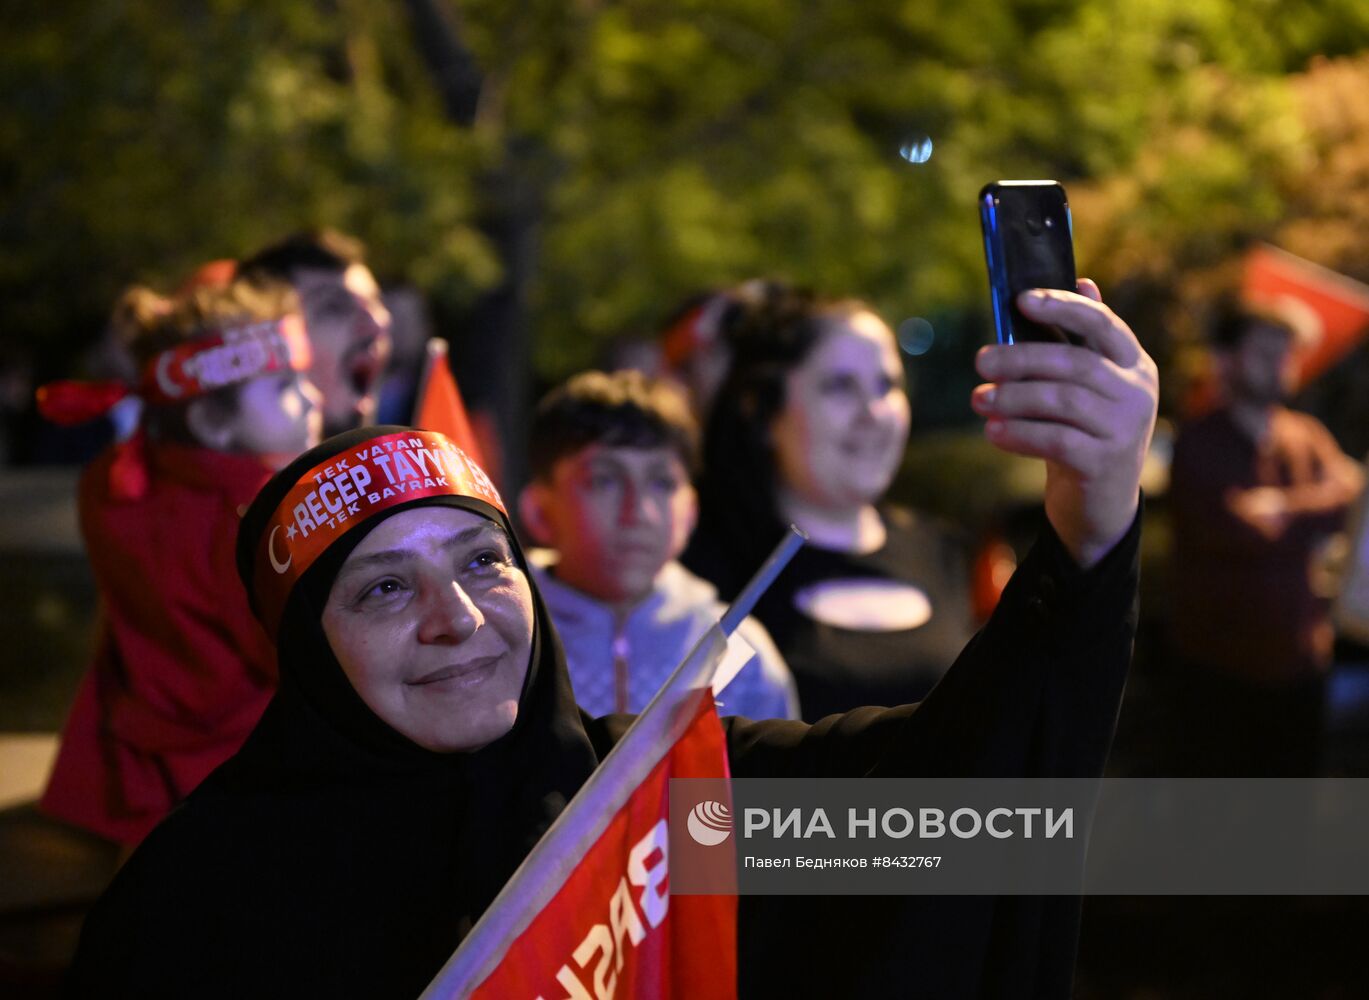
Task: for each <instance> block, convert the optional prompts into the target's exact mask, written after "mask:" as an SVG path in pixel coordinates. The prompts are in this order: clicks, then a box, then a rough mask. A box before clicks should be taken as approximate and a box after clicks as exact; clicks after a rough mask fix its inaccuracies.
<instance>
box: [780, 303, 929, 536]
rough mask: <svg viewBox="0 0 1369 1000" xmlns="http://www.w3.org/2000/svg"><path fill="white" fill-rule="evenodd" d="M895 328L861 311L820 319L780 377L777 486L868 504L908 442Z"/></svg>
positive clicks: (834, 502)
mask: <svg viewBox="0 0 1369 1000" xmlns="http://www.w3.org/2000/svg"><path fill="white" fill-rule="evenodd" d="M903 386H904V377H903V363H902V362H901V361H900V360H899V356H898V348H897V347H896V346H895V344H894V335H893V333H892V332H891V331H890V330H889V328H888V327H887V326H886V325H885V324H884V321H883V320H881V319H880V318H879V317H878V316H876V315H875V314H874V313H872V312H870V311H868V310H861V311H860V312H857V313H854V314H852V315H850V316H835V317H832V318H830V319H829V320H827V323H826V329H825V330H824V332H823V334H822V336H821V338H820V339H819V340H818V342H817V343H816V344H815V345H814V347H813V349H812V352H811V353H810V354H809V355H808V357H807V358H806V359H804V362H803V364H801V365H799V366H798V367H797V368H795V369H793V370H792V371H790V372H789V373H788V375H787V376H786V379H785V404H784V409H783V410H781V411H780V413H779V414H778V415H777V416H776V417H775V420H774V422H773V423H772V424H771V427H770V431H771V440H772V442H773V444H774V449H775V471H776V474H777V475H778V478H779V485H780V486H781V487H783V488H785V489H788V490H790V491H792V492H793V493H796V494H798V495H799V496H801V497H803V498H804V499H805V500H807V501H808V502H809V503H811V504H814V505H816V506H819V507H826V508H831V509H842V508H849V507H858V506H860V505H862V504H868V503H874V502H876V501H877V500H879V499H880V497H882V496H883V495H884V491H885V490H886V489H888V487H889V483H890V481H891V480H892V479H893V476H894V473H895V472H896V471H897V470H898V464H899V461H900V459H901V458H902V457H903V448H904V445H906V444H907V443H908V426H909V422H910V421H909V413H910V407H909V403H908V393H907V392H906V391H905V389H904V387H903Z"/></svg>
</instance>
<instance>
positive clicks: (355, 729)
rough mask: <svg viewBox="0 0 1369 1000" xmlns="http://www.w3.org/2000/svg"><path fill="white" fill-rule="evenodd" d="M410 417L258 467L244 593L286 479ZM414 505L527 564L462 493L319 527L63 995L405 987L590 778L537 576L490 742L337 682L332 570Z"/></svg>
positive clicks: (93, 924) (106, 905) (243, 556)
mask: <svg viewBox="0 0 1369 1000" xmlns="http://www.w3.org/2000/svg"><path fill="white" fill-rule="evenodd" d="M405 430H406V429H405V428H399V427H373V428H365V429H362V430H357V431H351V432H348V433H346V434H342V435H339V436H337V437H335V438H331V439H330V440H328V441H327V442H325V443H324V444H322V445H320V446H319V447H317V448H315V449H313V450H311V451H309V452H306V453H305V454H304V455H302V456H300V457H299V458H298V459H296V460H295V461H294V462H293V463H291V464H290V465H289V466H288V467H286V468H285V469H283V470H282V471H281V472H280V473H278V474H277V475H276V476H275V477H273V478H272V480H271V481H270V482H269V483H268V484H267V485H266V486H265V487H264V488H263V489H262V492H261V493H260V494H259V495H258V497H257V498H256V500H254V501H253V503H252V506H251V507H250V508H249V510H248V511H247V513H246V515H245V516H244V518H243V522H242V525H241V529H240V532H239V544H238V567H239V572H240V574H241V576H242V578H243V580H244V581H245V582H246V583H247V585H248V587H249V592H252V590H253V585H252V581H253V578H254V577H253V573H254V570H255V564H256V560H257V559H258V558H259V556H258V551H259V546H260V542H261V539H262V537H263V531H264V530H265V529H266V527H267V525H268V522H269V519H270V518H271V516H272V515H273V513H274V512H275V511H276V508H277V507H278V506H279V505H280V503H281V502H282V500H283V499H284V498H285V497H286V496H287V494H289V492H290V491H291V489H292V488H293V487H294V486H295V484H296V483H297V482H299V481H300V480H301V478H302V477H303V476H304V475H305V474H306V473H307V472H308V471H309V470H311V469H314V468H316V467H318V466H320V465H322V464H323V463H326V462H328V461H329V460H330V458H331V457H332V456H335V455H342V454H344V453H351V452H353V451H354V450H356V449H357V448H359V447H360V446H362V445H364V444H366V443H367V442H371V441H373V440H374V439H376V438H380V437H384V436H386V435H390V434H397V433H401V432H404V431H405ZM426 505H447V506H455V507H459V508H462V509H465V510H470V511H473V512H474V513H477V514H480V515H481V516H483V517H487V518H489V519H490V520H492V521H494V522H495V523H497V524H499V525H500V526H501V527H502V528H503V529H504V530H505V531H506V532H508V535H509V538H510V541H511V542H512V545H513V549H514V553H515V556H516V558H517V560H518V562H519V564H520V566H523V567H524V568H526V562H525V560H524V557H523V553H522V551H521V549H520V548H519V547H518V543H517V540H516V539H515V537H514V535H513V532H512V529H511V527H510V525H509V523H508V520H507V518H506V517H505V516H504V515H503V514H502V513H501V512H500V511H499V510H498V509H497V508H495V507H494V506H492V505H491V504H490V503H488V502H486V501H484V500H481V499H479V498H477V497H474V496H454V495H442V496H434V497H425V498H423V499H417V500H411V501H407V502H401V503H398V504H396V505H395V506H391V507H388V508H386V509H384V510H383V511H380V512H378V513H376V514H374V515H372V516H371V517H369V518H368V519H366V520H364V521H362V522H361V523H358V524H357V525H356V526H354V527H352V528H351V529H350V530H349V531H347V532H346V533H345V534H343V535H342V536H341V537H340V538H338V539H337V540H336V541H335V542H333V543H332V544H331V545H330V546H329V547H328V549H327V550H326V551H324V552H323V553H322V554H321V555H320V556H319V557H318V558H317V559H316V561H314V562H313V564H312V565H310V566H309V568H308V569H307V570H306V571H305V572H304V573H303V575H302V576H300V578H299V580H298V581H297V582H296V583H295V584H294V587H293V589H292V590H291V591H290V593H289V596H288V599H287V600H286V602H285V605H284V611H283V614H282V615H281V618H280V626H279V630H278V633H277V649H278V653H279V661H280V689H279V691H278V693H277V695H276V697H275V698H274V699H273V700H272V702H271V704H270V706H269V707H268V708H267V710H266V713H265V715H264V716H263V717H262V720H261V722H260V724H259V725H258V726H257V728H256V730H255V731H254V732H253V733H252V735H251V736H250V737H249V738H248V740H247V743H246V744H245V745H244V746H243V748H242V750H241V751H240V752H239V753H238V754H237V755H236V756H235V757H233V758H232V759H231V760H230V761H229V762H228V763H226V764H225V765H224V766H223V767H221V768H220V769H219V770H218V771H216V772H215V773H214V774H213V775H212V776H211V777H210V778H209V779H208V780H207V781H206V782H205V783H204V784H203V785H202V786H201V787H200V788H199V789H198V790H197V791H196V792H195V793H194V794H192V795H191V796H190V798H189V799H187V801H186V802H185V803H184V805H183V806H182V807H181V808H179V809H178V810H177V811H176V812H175V813H173V814H172V816H171V817H169V818H168V819H167V821H165V822H164V823H163V824H162V825H161V826H159V827H158V828H157V829H156V830H155V831H154V832H153V834H152V835H151V836H150V837H149V838H148V840H147V841H146V842H145V843H144V845H143V846H142V847H140V848H139V850H138V851H137V852H136V853H135V855H134V856H133V858H132V859H131V860H130V862H129V864H128V865H127V866H125V868H124V870H123V871H122V872H121V873H120V875H119V877H118V878H117V879H116V881H115V883H114V885H113V886H112V887H111V889H110V891H109V892H108V893H107V894H106V897H105V898H104V899H102V900H101V902H100V904H99V905H98V906H97V908H96V910H95V911H93V912H92V914H91V917H90V918H89V920H88V922H87V927H86V930H85V932H84V933H83V936H82V942H81V948H80V951H79V953H78V956H77V963H76V968H75V970H74V975H73V980H72V986H73V992H74V993H75V994H77V995H87V993H88V994H89V995H100V996H110V995H123V994H121V993H120V990H121V989H123V990H126V991H127V993H128V995H138V996H161V995H166V996H173V995H175V996H188V995H196V996H220V995H223V996H229V995H232V996H248V995H255V996H261V995H274V994H275V993H281V994H285V993H294V994H295V995H319V996H323V995H327V996H333V997H347V996H356V997H368V998H371V997H374V998H380V997H390V996H393V997H414V996H417V995H418V993H419V992H421V990H422V989H423V987H424V986H426V985H427V983H428V981H429V980H430V979H431V977H432V976H433V975H435V974H436V972H437V971H438V969H439V968H440V967H441V966H442V964H443V962H444V961H445V960H446V959H447V957H448V956H449V955H450V954H451V952H452V951H453V950H454V949H455V948H456V946H457V944H458V943H459V942H460V941H461V939H462V938H463V937H464V936H465V934H466V933H467V932H468V931H469V929H470V927H471V926H472V924H473V923H474V922H475V920H476V919H477V918H478V917H479V916H480V914H481V913H482V912H483V911H484V909H485V908H486V907H487V906H488V905H489V903H490V901H491V900H492V899H493V898H494V896H495V894H496V893H497V892H498V891H499V889H500V887H502V885H503V884H504V882H505V881H507V879H508V878H509V876H510V875H511V874H512V873H513V871H514V870H515V868H517V866H518V864H519V863H520V862H521V860H522V859H523V857H524V856H525V855H526V854H527V852H528V851H529V850H530V849H531V848H532V846H533V844H535V843H536V841H537V839H538V838H539V837H540V836H541V834H542V833H543V832H544V831H545V830H546V828H547V827H548V826H549V825H550V824H551V821H552V820H553V819H554V818H555V817H556V815H557V814H558V813H559V812H560V811H561V809H563V808H564V807H565V804H566V803H567V801H569V799H570V798H571V796H572V795H574V793H575V791H576V790H577V789H578V788H579V787H580V785H581V784H582V783H583V782H584V781H585V779H586V778H587V777H588V776H589V774H590V772H591V771H592V770H593V769H594V767H595V764H596V763H597V760H596V754H595V751H594V748H593V747H592V746H591V743H590V739H589V737H588V735H587V733H586V730H585V719H584V718H583V717H582V715H581V713H580V711H579V710H578V709H577V708H576V706H575V702H574V696H573V694H572V692H571V688H570V681H569V677H568V674H567V672H566V666H565V659H564V654H563V653H562V650H561V646H560V643H559V641H558V640H557V638H556V633H555V630H554V629H553V628H552V626H551V619H550V616H549V614H548V612H547V610H546V607H545V605H544V604H543V602H542V599H541V596H540V594H538V593H537V590H536V587H535V585H533V604H534V614H535V624H534V628H533V642H532V659H531V662H530V664H529V669H528V673H527V678H526V680H525V682H524V689H523V693H522V696H521V699H520V702H519V711H518V718H517V721H516V723H515V725H514V726H513V728H512V729H511V730H510V731H509V733H507V734H506V735H505V736H503V737H501V738H500V739H499V740H496V741H495V742H494V743H491V744H490V745H488V746H486V747H484V748H482V749H480V750H478V751H474V752H471V753H436V752H433V751H429V750H426V749H424V748H422V747H420V746H418V745H417V744H415V743H413V742H411V741H410V740H409V739H407V738H406V737H404V736H402V735H400V734H399V733H398V732H396V731H395V730H394V729H392V728H391V727H390V726H388V725H387V724H386V723H384V722H382V721H381V720H380V718H379V717H377V716H376V715H375V713H374V712H372V711H371V710H370V708H368V707H367V706H366V704H365V703H364V702H363V701H362V699H361V697H360V696H359V695H358V694H357V693H356V691H355V690H354V689H353V688H352V686H351V684H350V683H349V682H348V681H347V679H346V677H345V676H344V674H343V672H342V669H341V667H340V666H339V665H338V662H337V659H336V657H335V656H334V654H333V651H332V649H331V647H330V646H329V644H328V642H327V639H326V638H325V636H324V633H323V628H322V625H321V622H320V617H321V614H322V610H323V607H324V604H325V603H326V600H327V596H328V592H329V589H330V588H331V585H332V581H333V579H334V577H335V576H336V574H337V571H338V569H339V568H340V567H341V565H342V563H343V562H344V561H345V560H346V558H347V556H348V554H349V553H350V552H351V551H352V550H353V549H354V548H355V547H356V546H357V544H359V543H360V542H361V541H362V540H363V539H364V538H365V537H366V535H367V534H369V532H370V531H372V530H374V528H375V527H376V525H378V524H380V523H381V522H382V521H383V520H384V519H385V518H387V517H390V516H392V515H394V514H396V513H399V512H400V511H404V510H409V509H412V508H414V507H418V506H426ZM529 583H530V585H531V578H530V579H529ZM253 597H254V607H257V608H258V611H259V613H260V612H261V610H262V609H261V608H260V607H259V602H258V600H257V598H258V595H257V594H255V593H254V594H253Z"/></svg>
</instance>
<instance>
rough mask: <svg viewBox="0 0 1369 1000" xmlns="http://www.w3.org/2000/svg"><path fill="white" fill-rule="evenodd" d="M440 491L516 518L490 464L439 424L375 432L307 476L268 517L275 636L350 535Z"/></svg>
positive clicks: (258, 577) (265, 569)
mask: <svg viewBox="0 0 1369 1000" xmlns="http://www.w3.org/2000/svg"><path fill="white" fill-rule="evenodd" d="M437 496H461V497H471V498H473V499H476V500H482V501H484V502H485V503H487V504H489V505H490V506H492V507H494V508H495V509H496V510H498V511H499V513H501V514H503V515H504V516H505V517H508V510H507V509H506V508H505V507H504V501H503V500H502V499H500V497H499V492H498V490H496V489H495V488H494V484H493V483H492V482H490V479H489V477H488V476H486V475H485V472H484V470H482V469H481V468H480V466H478V465H476V464H475V463H474V462H473V461H471V460H470V459H469V458H468V457H467V456H466V453H465V452H464V451H462V450H461V449H460V448H458V447H457V446H456V445H454V444H452V442H451V441H450V440H449V439H448V438H447V437H446V436H445V435H443V434H438V433H437V432H435V431H418V430H406V431H402V432H399V433H395V434H385V435H382V436H380V437H374V438H370V439H369V440H366V441H363V442H361V443H360V444H358V445H357V446H356V447H354V448H352V449H349V450H347V451H343V452H339V453H337V454H335V455H333V456H331V457H330V458H329V459H328V460H327V461H325V462H322V463H320V464H319V465H316V466H315V467H314V468H312V469H310V470H309V471H308V472H306V473H304V475H302V476H300V478H299V480H298V481H297V482H296V483H295V485H294V486H293V487H291V489H290V490H289V492H287V493H286V494H285V496H284V498H283V499H282V500H281V502H280V503H279V504H278V505H277V506H276V509H275V512H274V513H273V514H272V515H271V517H270V518H269V519H268V520H267V522H266V526H265V528H264V529H263V531H262V534H261V541H260V543H259V546H258V551H257V557H256V560H255V562H254V566H253V592H254V594H255V596H256V602H257V610H258V612H259V613H260V615H261V618H262V621H263V622H264V623H265V625H266V628H267V631H268V632H269V633H270V634H271V635H275V633H276V630H277V629H278V627H279V626H280V619H281V615H282V614H283V613H284V611H285V602H286V600H287V599H288V598H289V596H290V591H291V590H292V589H293V588H294V586H295V583H296V582H298V580H299V578H300V577H301V576H303V575H304V573H305V571H306V570H308V569H309V567H310V566H312V565H313V563H314V561H315V560H317V559H318V557H319V556H321V555H322V554H323V553H324V552H325V551H326V550H327V549H328V548H329V547H330V546H331V545H332V544H333V543H334V542H336V541H337V540H338V539H339V538H341V537H342V536H343V535H344V534H346V533H347V532H348V531H350V530H352V528H354V527H356V526H357V525H359V524H361V523H363V522H365V521H367V520H369V519H370V518H371V517H373V516H374V515H376V514H378V513H379V512H381V511H383V510H386V509H388V508H390V507H395V506H398V505H399V504H402V503H409V502H410V501H413V500H422V499H426V498H429V497H437Z"/></svg>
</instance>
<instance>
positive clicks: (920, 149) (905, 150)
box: [898, 132, 932, 163]
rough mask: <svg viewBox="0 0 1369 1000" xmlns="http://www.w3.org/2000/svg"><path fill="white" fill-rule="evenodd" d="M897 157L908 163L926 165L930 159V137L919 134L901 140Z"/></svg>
mask: <svg viewBox="0 0 1369 1000" xmlns="http://www.w3.org/2000/svg"><path fill="white" fill-rule="evenodd" d="M898 155H899V156H901V157H903V158H904V159H905V160H907V161H908V162H909V163H926V162H927V161H928V160H930V159H931V158H932V137H931V136H929V135H927V134H925V133H922V132H919V133H917V134H916V135H910V136H908V138H906V139H904V140H903V145H901V146H899V147H898Z"/></svg>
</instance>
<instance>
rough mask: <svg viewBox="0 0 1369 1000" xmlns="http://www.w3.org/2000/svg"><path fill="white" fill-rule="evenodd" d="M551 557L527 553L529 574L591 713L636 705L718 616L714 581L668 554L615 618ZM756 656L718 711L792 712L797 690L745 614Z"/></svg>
mask: <svg viewBox="0 0 1369 1000" xmlns="http://www.w3.org/2000/svg"><path fill="white" fill-rule="evenodd" d="M552 558H553V557H552V556H551V555H550V554H549V553H546V552H545V551H540V552H536V553H534V554H533V559H532V561H533V563H534V565H533V574H534V575H535V576H536V578H537V586H538V588H539V589H540V590H541V592H542V597H543V598H544V599H545V600H546V602H547V607H548V609H550V611H551V617H552V620H553V621H554V622H555V623H556V631H557V633H558V634H559V635H560V636H561V643H562V645H563V646H564V647H565V650H566V663H567V666H568V667H569V668H570V680H571V685H572V687H574V689H575V700H576V701H577V702H579V704H580V707H581V708H583V709H584V710H585V711H587V712H589V713H590V714H591V715H595V716H599V715H607V714H609V713H610V712H618V711H626V712H640V711H641V710H642V709H643V708H645V707H646V703H647V702H648V701H650V700H651V696H652V695H654V694H655V693H656V689H657V688H659V687H660V686H661V684H662V683H663V682H664V681H665V679H666V678H667V677H669V676H670V672H671V671H672V670H674V669H675V667H676V666H677V665H678V664H679V662H680V661H681V660H683V659H684V657H685V655H686V654H687V653H689V651H690V650H691V649H693V648H694V643H696V642H697V641H698V640H699V637H700V636H702V635H703V634H704V633H705V632H706V631H708V629H709V628H711V627H712V626H713V625H716V624H717V622H718V619H719V618H721V617H722V613H723V611H724V610H725V609H726V605H724V604H722V603H721V602H720V601H719V600H718V593H717V591H716V590H715V589H714V588H713V585H712V584H710V583H708V582H706V581H705V580H702V579H700V578H699V577H697V576H695V575H694V574H693V573H691V572H689V570H687V569H685V568H684V567H683V566H681V565H680V564H679V563H678V562H675V561H671V562H668V563H666V564H665V566H663V567H662V568H661V571H660V572H659V573H657V574H656V580H655V582H654V584H653V585H652V590H651V593H649V594H648V595H647V596H646V597H644V598H643V599H642V600H641V601H639V602H638V603H637V604H636V605H634V606H633V607H632V609H631V610H630V611H628V612H627V613H626V614H624V615H622V616H621V617H620V616H618V615H616V614H615V613H614V610H613V609H612V608H611V607H610V606H609V605H607V604H604V603H603V602H602V601H599V600H598V599H596V598H594V597H591V596H589V595H588V594H586V593H584V592H583V591H579V590H576V589H575V588H573V587H569V586H567V585H566V584H564V583H562V582H560V581H559V580H557V579H556V577H555V576H553V575H552V573H551V572H549V568H550V567H549V566H548V563H549V562H551V561H552ZM737 632H738V634H739V635H740V636H741V637H742V638H743V639H744V640H745V641H746V644H747V645H748V646H750V647H751V648H752V649H753V650H755V655H754V656H752V657H751V659H750V660H749V661H748V662H747V663H746V665H745V666H743V667H742V669H741V671H740V672H739V673H738V674H737V675H736V676H735V677H734V678H733V679H732V680H731V681H730V682H729V683H728V684H727V686H726V687H725V688H724V689H723V690H722V691H720V692H715V696H716V698H717V701H718V711H719V713H720V714H722V715H742V716H746V717H747V718H750V719H797V718H798V717H799V700H798V692H797V689H796V688H795V686H794V678H793V676H792V675H791V674H790V673H789V668H788V667H786V666H785V665H784V660H783V658H781V656H780V654H779V650H777V649H776V648H775V644H774V643H773V642H772V641H771V639H770V635H769V634H768V633H767V632H766V631H765V626H763V625H762V624H761V623H760V622H758V621H756V620H755V619H754V618H747V619H746V620H745V621H743V622H742V624H741V626H740V627H739V628H738V629H737Z"/></svg>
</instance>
